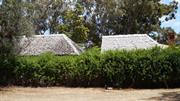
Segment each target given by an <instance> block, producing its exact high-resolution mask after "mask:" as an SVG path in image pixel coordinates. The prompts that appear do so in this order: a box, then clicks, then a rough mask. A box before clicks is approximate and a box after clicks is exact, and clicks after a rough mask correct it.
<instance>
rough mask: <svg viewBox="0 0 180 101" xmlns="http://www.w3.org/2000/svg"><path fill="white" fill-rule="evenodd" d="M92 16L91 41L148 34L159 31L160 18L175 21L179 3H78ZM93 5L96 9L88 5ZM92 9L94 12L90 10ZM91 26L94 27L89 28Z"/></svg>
mask: <svg viewBox="0 0 180 101" xmlns="http://www.w3.org/2000/svg"><path fill="white" fill-rule="evenodd" d="M79 1H80V2H81V3H82V4H83V5H85V9H86V10H87V11H88V12H89V13H90V14H92V15H91V16H92V18H91V21H90V26H91V27H90V28H92V30H93V31H95V32H94V33H91V34H93V35H90V36H91V37H94V38H93V39H99V36H102V35H111V34H135V33H142V34H144V33H146V34H148V33H150V32H151V31H158V30H160V29H161V28H160V25H161V23H162V21H160V18H161V17H163V16H167V18H166V20H165V21H168V20H172V19H175V13H176V12H177V9H178V6H177V5H178V3H177V2H176V1H172V2H171V3H170V4H162V3H161V2H160V1H161V0H79ZM92 3H94V5H95V6H92V5H91V4H92ZM92 8H95V10H94V11H92V10H91V9H92ZM92 25H93V26H92Z"/></svg>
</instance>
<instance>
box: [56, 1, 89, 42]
mask: <svg viewBox="0 0 180 101" xmlns="http://www.w3.org/2000/svg"><path fill="white" fill-rule="evenodd" d="M82 15H83V8H82V7H81V5H79V4H76V7H75V10H67V11H64V15H63V19H64V21H63V24H60V25H59V26H58V27H57V30H58V32H60V33H65V34H66V35H68V36H69V37H70V38H71V39H72V40H73V41H75V42H78V43H82V42H85V41H87V38H88V33H89V29H88V27H86V26H85V22H84V19H83V17H82Z"/></svg>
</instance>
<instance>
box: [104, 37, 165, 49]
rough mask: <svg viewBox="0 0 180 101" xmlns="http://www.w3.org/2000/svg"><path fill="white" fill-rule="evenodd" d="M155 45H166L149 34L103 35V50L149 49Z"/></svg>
mask: <svg viewBox="0 0 180 101" xmlns="http://www.w3.org/2000/svg"><path fill="white" fill-rule="evenodd" d="M155 46H160V47H166V46H165V45H161V44H159V43H158V42H156V41H155V40H153V39H152V38H151V37H149V36H148V35H147V34H130V35H112V36H103V37H102V45H101V51H102V52H103V51H108V50H133V49H148V48H152V47H155Z"/></svg>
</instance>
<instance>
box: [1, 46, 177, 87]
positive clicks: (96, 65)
mask: <svg viewBox="0 0 180 101" xmlns="http://www.w3.org/2000/svg"><path fill="white" fill-rule="evenodd" d="M15 64H16V65H15V68H14V70H13V74H14V75H13V77H12V78H13V79H12V80H13V84H14V85H20V86H75V87H77V86H80V87H104V86H105V85H107V86H113V87H140V88H144V87H145V88H147V87H148V88H154V87H180V48H168V49H160V48H158V47H156V48H153V49H149V50H134V51H108V52H105V53H103V54H101V53H100V49H97V48H94V49H91V50H89V51H87V52H85V53H83V54H81V55H80V56H55V55H53V54H51V53H46V54H42V55H40V56H37V57H36V56H29V57H18V58H17V62H16V63H15ZM7 69H8V68H7ZM0 81H1V80H0ZM11 83H12V82H11Z"/></svg>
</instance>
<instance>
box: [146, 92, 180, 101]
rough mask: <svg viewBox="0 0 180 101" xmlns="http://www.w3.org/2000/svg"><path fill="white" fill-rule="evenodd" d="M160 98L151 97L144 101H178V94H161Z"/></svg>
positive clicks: (179, 93) (179, 97) (179, 99)
mask: <svg viewBox="0 0 180 101" xmlns="http://www.w3.org/2000/svg"><path fill="white" fill-rule="evenodd" d="M161 95H162V96H160V97H152V98H149V99H146V100H153V101H154V100H156V101H180V92H166V93H161Z"/></svg>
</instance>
